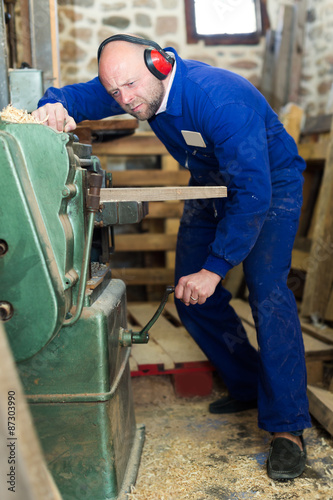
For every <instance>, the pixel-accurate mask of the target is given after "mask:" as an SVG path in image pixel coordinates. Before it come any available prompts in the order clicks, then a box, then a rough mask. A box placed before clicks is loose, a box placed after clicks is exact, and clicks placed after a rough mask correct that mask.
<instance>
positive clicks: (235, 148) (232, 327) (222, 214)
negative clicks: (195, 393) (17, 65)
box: [34, 35, 311, 480]
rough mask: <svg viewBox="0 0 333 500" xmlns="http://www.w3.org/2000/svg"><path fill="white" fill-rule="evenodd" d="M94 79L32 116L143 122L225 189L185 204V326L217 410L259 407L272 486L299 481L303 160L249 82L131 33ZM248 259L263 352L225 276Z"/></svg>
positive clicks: (304, 419)
mask: <svg viewBox="0 0 333 500" xmlns="http://www.w3.org/2000/svg"><path fill="white" fill-rule="evenodd" d="M98 61H99V77H98V78H95V79H93V80H92V81H90V82H87V83H84V84H76V85H70V86H66V87H63V88H62V89H55V88H50V89H48V91H47V92H46V94H45V95H44V97H43V98H42V99H41V101H40V103H39V109H38V110H37V111H35V112H34V114H35V116H36V117H37V118H39V119H40V120H44V119H46V117H47V116H48V119H47V120H46V123H47V124H48V125H49V126H52V127H53V128H56V129H57V130H63V128H64V123H65V128H64V130H65V131H70V130H74V129H75V126H76V122H80V121H82V120H85V119H91V120H96V119H101V118H104V117H107V116H110V115H117V114H120V113H124V112H127V113H130V114H131V115H133V116H135V117H136V118H138V119H139V120H148V122H149V124H150V126H151V128H152V130H153V131H154V132H155V134H156V135H157V137H158V138H159V139H160V140H161V141H162V142H163V144H164V145H165V146H166V148H167V150H168V151H169V152H170V154H171V155H172V156H173V157H174V158H175V159H176V160H177V161H178V162H179V163H180V164H181V165H182V166H183V167H185V168H188V169H189V171H190V172H191V180H190V184H191V185H193V186H206V185H226V186H227V187H228V197H227V198H223V199H217V200H210V201H207V200H201V201H200V200H199V201H198V200H195V201H187V202H186V203H185V208H184V214H183V217H182V220H181V224H180V230H179V235H178V243H177V257H176V281H175V282H176V283H177V286H176V290H175V296H176V303H177V308H178V312H179V315H180V318H181V320H182V322H183V324H184V325H185V327H186V328H187V330H188V331H189V333H190V334H191V335H192V337H193V338H194V339H195V341H196V342H197V343H198V345H199V346H200V347H201V349H202V350H203V351H204V352H205V354H206V355H207V357H208V358H209V359H210V360H211V362H212V363H213V364H214V365H215V367H216V369H217V371H218V372H219V374H220V375H221V377H222V378H223V380H224V382H225V383H226V385H227V387H228V391H229V396H227V397H225V398H222V399H220V400H218V401H216V402H214V403H212V404H211V405H210V411H211V412H212V413H230V412H237V411H242V410H245V409H247V408H253V407H256V406H258V425H259V427H260V428H262V429H265V430H266V431H268V432H270V433H271V434H272V435H273V438H272V442H271V447H270V451H269V456H268V460H267V470H268V475H269V476H270V477H271V478H273V479H278V480H279V479H280V480H285V479H291V478H294V477H297V476H299V475H300V474H301V473H302V472H303V470H304V467H305V460H306V451H305V445H304V441H303V437H302V432H303V430H304V429H305V428H308V427H310V426H311V421H310V416H309V412H308V401H307V397H306V368H305V358H304V347H303V339H302V332H301V328H300V323H299V319H298V313H297V308H296V302H295V299H294V296H293V294H292V292H291V291H290V290H289V289H288V287H287V276H288V273H289V269H290V264H291V252H292V247H293V242H294V238H295V234H296V231H297V226H298V220H299V215H300V209H301V204H302V183H303V177H302V171H303V170H304V167H305V165H304V161H303V160H302V159H301V158H300V157H299V156H298V153H297V148H296V145H295V142H294V141H293V139H292V138H291V137H290V136H289V135H288V134H287V132H286V131H285V129H284V127H283V125H282V124H281V123H280V122H279V120H278V118H277V116H276V114H275V113H274V112H273V110H272V109H271V108H270V106H269V105H268V103H267V102H266V100H265V99H264V97H263V96H262V95H261V94H260V93H259V92H258V91H257V90H256V89H255V88H254V87H253V86H252V85H251V84H250V83H249V82H248V81H246V80H245V79H244V78H242V77H240V76H238V75H236V74H233V73H231V72H228V71H225V70H223V69H219V68H214V67H211V66H209V65H206V64H203V63H200V62H197V61H189V60H182V59H181V58H180V57H179V56H178V54H177V53H176V51H175V50H173V49H171V48H170V49H169V48H168V49H165V51H163V50H162V49H161V48H160V47H159V46H158V45H157V44H155V43H154V42H152V41H147V40H144V39H141V38H138V37H134V36H130V35H115V36H113V37H110V38H108V39H106V40H105V41H104V42H103V43H102V44H101V46H100V47H99V50H98ZM240 262H243V267H244V273H245V278H246V283H247V286H248V289H249V302H250V305H251V309H252V313H253V317H254V319H255V324H256V329H257V336H258V345H259V352H257V351H256V350H255V349H254V348H253V347H251V345H250V344H249V341H248V339H247V336H246V333H245V331H244V328H243V326H242V324H241V321H240V320H239V318H238V316H237V315H236V313H235V311H234V310H233V308H232V307H231V306H230V304H229V301H230V298H231V296H230V294H229V292H227V291H226V290H225V289H224V288H223V286H222V284H221V280H223V278H224V277H225V275H226V274H227V272H228V271H229V270H230V269H231V268H232V267H233V266H236V265H237V264H239V263H240Z"/></svg>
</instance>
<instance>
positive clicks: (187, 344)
mask: <svg viewBox="0 0 333 500" xmlns="http://www.w3.org/2000/svg"><path fill="white" fill-rule="evenodd" d="M129 311H130V314H131V316H133V318H134V319H135V320H136V321H137V322H138V323H139V324H140V325H145V324H146V323H147V322H148V321H149V320H150V319H151V318H152V317H153V315H154V314H155V312H156V308H155V307H154V306H152V305H150V304H138V305H136V304H131V305H130V308H129ZM150 335H151V338H152V339H154V340H155V342H157V343H158V344H159V345H160V346H161V347H162V349H163V350H164V351H165V352H166V353H167V354H168V355H169V356H170V358H171V359H172V360H173V362H174V363H187V362H198V361H207V358H206V356H205V354H204V353H203V352H202V351H201V349H200V348H199V347H198V346H197V344H196V343H195V342H194V340H193V339H192V338H191V336H190V335H189V333H188V332H187V331H186V330H185V328H184V327H175V326H173V325H172V324H171V323H170V322H169V321H167V319H166V318H164V317H163V316H160V317H159V319H158V321H157V322H156V323H155V324H154V326H153V327H152V329H151V331H150Z"/></svg>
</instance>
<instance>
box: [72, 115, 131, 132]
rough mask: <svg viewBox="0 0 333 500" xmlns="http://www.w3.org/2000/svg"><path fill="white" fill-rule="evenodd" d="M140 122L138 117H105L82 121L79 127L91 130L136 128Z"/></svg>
mask: <svg viewBox="0 0 333 500" xmlns="http://www.w3.org/2000/svg"><path fill="white" fill-rule="evenodd" d="M138 126H139V122H138V120H137V119H136V118H129V119H127V118H120V117H114V118H104V119H103V120H84V121H83V122H80V123H79V125H78V126H77V129H79V130H80V128H88V129H90V130H134V129H136V128H138Z"/></svg>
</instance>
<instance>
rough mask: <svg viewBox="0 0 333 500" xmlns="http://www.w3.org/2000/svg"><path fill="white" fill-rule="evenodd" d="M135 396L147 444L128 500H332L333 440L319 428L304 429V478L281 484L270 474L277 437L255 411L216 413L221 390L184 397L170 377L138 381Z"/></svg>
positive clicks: (135, 382)
mask: <svg viewBox="0 0 333 500" xmlns="http://www.w3.org/2000/svg"><path fill="white" fill-rule="evenodd" d="M133 391H134V399H135V412H136V420H137V423H140V424H141V423H144V424H145V426H146V441H145V445H144V450H143V455H142V459H141V465H140V470H139V475H138V479H137V483H136V485H135V487H134V488H133V491H132V493H131V494H130V495H129V496H128V500H185V499H191V500H229V499H230V500H231V499H232V500H234V499H235V500H238V499H239V500H241V499H242V500H243V499H252V498H253V499H265V500H280V499H281V500H282V499H283V500H285V499H286V500H287V499H290V500H291V499H293V500H294V499H299V500H310V499H311V500H313V499H325V500H332V499H333V448H332V444H333V441H332V438H331V437H330V436H329V435H328V434H327V433H326V432H325V430H324V429H322V428H321V427H320V426H319V424H318V423H316V422H314V425H313V427H312V428H311V429H308V430H306V431H305V441H306V444H307V451H308V460H307V466H306V469H305V471H304V473H303V474H302V476H301V477H299V478H296V479H294V480H293V481H288V482H285V483H283V482H276V481H273V480H271V479H270V478H268V476H267V474H266V458H267V453H268V448H269V443H270V441H271V437H270V435H269V434H268V433H267V432H265V431H262V430H260V429H258V427H257V412H256V410H249V411H246V412H242V413H238V414H233V415H212V414H210V413H209V412H208V404H209V402H210V401H213V400H214V399H216V398H217V397H220V393H218V392H217V391H216V389H215V391H214V393H213V394H212V395H211V396H210V397H209V398H193V399H184V398H177V397H176V396H175V394H174V391H173V386H172V383H171V378H169V377H166V376H159V377H140V378H137V379H133Z"/></svg>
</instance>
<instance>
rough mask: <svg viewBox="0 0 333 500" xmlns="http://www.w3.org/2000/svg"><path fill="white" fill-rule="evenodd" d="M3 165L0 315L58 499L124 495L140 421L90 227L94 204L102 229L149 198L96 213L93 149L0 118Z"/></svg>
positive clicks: (141, 208) (107, 276)
mask: <svg viewBox="0 0 333 500" xmlns="http://www.w3.org/2000/svg"><path fill="white" fill-rule="evenodd" d="M0 165H1V177H2V189H1V195H0V196H1V199H0V273H1V281H0V317H1V319H2V321H3V322H4V326H5V329H6V332H7V335H8V339H9V342H10V346H11V349H12V352H13V355H14V357H15V359H16V361H17V367H18V370H19V374H20V377H21V380H22V383H23V387H24V391H25V394H26V397H27V400H28V402H29V403H30V408H31V412H32V415H33V417H34V421H35V425H36V430H37V433H38V435H39V438H40V440H41V444H42V446H43V449H44V453H45V457H46V460H47V463H48V466H49V468H50V471H51V473H52V475H53V477H54V479H55V481H56V483H57V485H58V488H59V490H60V492H61V494H62V496H63V498H64V499H66V500H76V499H78V500H83V499H89V500H106V499H116V498H121V495H122V492H126V491H127V490H128V489H129V487H130V485H131V484H133V482H134V481H135V477H136V473H137V468H138V464H139V458H140V454H141V449H142V445H143V440H144V429H143V428H142V427H141V428H140V427H137V426H136V423H135V415H134V409H133V401H132V391H131V384H130V370H129V363H128V359H129V354H130V348H129V347H124V346H122V345H121V344H120V342H119V335H120V331H121V330H122V329H126V288H125V285H124V283H123V282H122V281H120V280H114V279H112V275H111V270H110V269H109V266H108V264H107V263H105V262H104V263H103V262H96V263H94V266H92V265H91V263H90V259H89V256H90V249H91V241H89V238H90V237H89V227H91V220H92V219H91V213H92V212H96V210H97V211H98V216H97V220H96V222H95V226H97V227H98V228H101V227H102V228H103V230H104V231H108V229H109V228H110V226H111V225H115V224H118V223H129V222H138V221H139V220H141V218H142V217H143V216H144V214H145V213H146V212H147V210H146V206H145V204H144V203H133V202H132V203H131V204H130V207H125V206H123V205H122V204H119V203H118V204H116V203H115V204H109V205H108V206H106V207H105V214H104V219H103V213H102V212H99V205H98V199H96V196H97V197H98V189H99V188H98V187H96V186H95V181H94V182H90V181H91V179H90V178H91V177H92V176H97V177H98V176H102V183H101V184H102V185H103V183H104V178H105V175H104V174H103V172H102V171H101V168H100V165H99V161H98V159H97V158H94V157H92V156H91V147H90V146H86V145H80V144H79V143H75V142H74V138H73V136H70V135H68V134H65V133H60V134H59V133H57V132H54V131H53V130H51V129H49V128H48V127H44V126H42V125H37V124H36V125H35V124H9V123H5V122H0ZM94 205H95V207H93V206H94ZM93 215H95V214H93ZM119 221H121V222H119ZM92 225H93V227H94V220H93V223H92ZM96 229H97V228H96ZM90 232H91V231H90ZM104 239H106V240H107V241H108V238H107V237H106V238H104ZM104 253H105V252H104ZM106 253H108V251H106ZM87 259H88V262H87ZM93 268H94V271H93V272H91V270H92V269H93ZM87 275H88V278H89V281H88V285H87V286H86V279H87ZM80 289H81V291H80ZM82 290H83V293H82ZM80 295H81V297H82V307H81V308H80V301H81V299H80Z"/></svg>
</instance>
